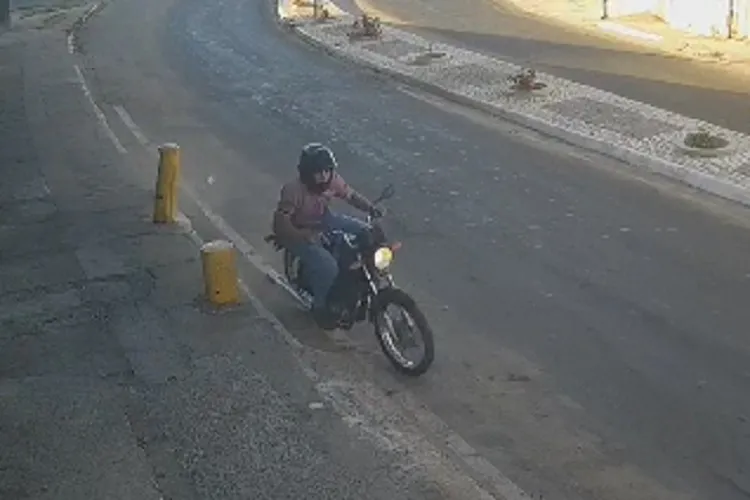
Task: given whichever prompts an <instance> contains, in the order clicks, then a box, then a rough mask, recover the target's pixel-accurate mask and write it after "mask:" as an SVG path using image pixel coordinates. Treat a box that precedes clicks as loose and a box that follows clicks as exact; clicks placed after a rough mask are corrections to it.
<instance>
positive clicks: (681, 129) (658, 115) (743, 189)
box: [278, 0, 750, 205]
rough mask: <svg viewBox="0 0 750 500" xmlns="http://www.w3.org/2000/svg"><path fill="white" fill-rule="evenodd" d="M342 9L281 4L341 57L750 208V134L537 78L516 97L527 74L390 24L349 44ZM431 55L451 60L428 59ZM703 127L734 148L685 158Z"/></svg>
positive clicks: (294, 22)
mask: <svg viewBox="0 0 750 500" xmlns="http://www.w3.org/2000/svg"><path fill="white" fill-rule="evenodd" d="M334 12H335V13H336V15H335V18H334V19H332V20H328V21H325V22H318V21H314V20H312V19H310V16H309V14H307V13H306V12H304V11H303V10H302V9H299V8H292V7H290V6H289V2H288V0H281V2H280V3H279V4H278V15H279V17H280V19H281V20H282V21H286V22H288V23H289V24H290V25H291V26H292V27H293V29H294V30H295V31H296V33H297V34H298V35H300V36H301V37H302V38H304V39H306V40H307V41H309V42H311V43H313V44H315V45H318V46H320V47H322V48H324V49H325V50H326V51H328V52H329V53H331V54H333V55H336V56H339V57H343V58H345V59H349V60H352V61H354V62H357V63H360V64H364V65H365V66H368V67H370V68H372V69H375V70H376V71H379V72H382V73H386V74H388V75H390V76H393V77H395V78H396V79H399V80H402V81H405V82H407V83H409V84H412V85H416V86H418V87H420V88H423V89H425V90H428V91H431V92H434V93H437V94H439V95H441V96H443V97H446V98H448V99H451V100H454V101H458V102H460V103H463V104H467V105H470V106H473V107H476V108H480V109H482V110H484V111H487V112H490V113H492V114H494V115H497V116H499V117H502V118H504V119H508V120H511V121H514V122H518V123H520V124H522V125H525V126H528V127H530V128H532V129H536V130H539V131H541V132H543V133H546V134H549V135H551V136H554V137H557V138H559V139H562V140H564V141H566V142H570V143H572V144H574V145H576V146H580V147H584V148H586V149H590V150H594V151H598V152H601V153H604V154H606V155H609V156H611V157H614V158H617V159H619V160H622V161H624V162H626V163H628V164H630V165H633V166H636V167H645V168H648V169H651V170H652V171H655V172H657V173H660V174H662V175H666V176H668V177H671V178H675V179H678V180H680V181H682V182H685V183H687V184H689V185H692V186H694V187H696V188H699V189H703V190H705V191H708V192H711V193H713V194H716V195H719V196H722V197H724V198H727V199H731V200H733V201H738V202H741V203H743V204H747V205H750V137H748V136H746V135H744V134H741V133H739V132H736V131H733V130H728V129H724V128H722V127H719V126H717V125H714V124H711V123H706V122H703V121H701V120H697V119H693V118H689V117H686V116H681V115H678V114H675V113H672V112H669V111H666V110H663V109H659V108H656V107H654V106H651V105H648V104H644V103H641V102H637V101H633V100H630V99H626V98H624V97H621V96H618V95H615V94H612V93H609V92H605V91H603V90H600V89H597V88H593V87H590V86H587V85H582V84H579V83H576V82H573V81H570V80H565V79H562V78H557V77H554V76H552V75H548V74H544V73H539V72H537V80H538V81H540V82H543V83H546V84H547V87H546V88H545V89H543V90H541V91H539V92H536V91H535V92H533V93H532V94H531V95H528V94H525V95H522V94H519V93H517V92H512V91H511V88H510V83H509V81H508V77H510V76H512V75H514V74H517V73H519V72H520V71H522V70H524V69H525V68H522V67H520V66H518V65H515V64H511V63H509V62H506V61H503V60H500V59H497V58H493V57H489V56H487V55H483V54H480V53H477V52H473V51H469V50H465V49H462V48H458V47H455V46H451V45H447V44H443V43H435V42H432V41H431V40H429V39H426V38H423V37H420V36H417V35H414V34H412V33H409V32H406V31H403V30H399V29H395V28H391V27H389V26H383V33H382V36H381V37H380V38H379V39H377V40H355V41H351V40H350V38H349V36H348V32H349V31H351V24H352V22H353V20H354V17H353V16H351V15H349V14H347V13H345V12H343V11H341V10H340V9H334ZM430 51H432V52H433V53H442V54H443V56H442V57H434V58H425V57H424V55H425V54H426V53H427V52H430ZM420 59H423V60H422V61H420ZM424 59H429V61H428V62H425V60H424ZM698 129H702V130H705V131H708V132H710V133H712V134H716V135H719V136H722V137H724V138H725V139H728V140H729V141H730V147H729V148H728V149H727V150H726V151H724V152H722V153H721V154H719V155H717V156H715V157H705V156H694V155H690V154H687V153H686V151H685V150H684V148H682V147H681V145H682V143H683V139H684V136H685V134H686V133H688V132H694V131H697V130H698Z"/></svg>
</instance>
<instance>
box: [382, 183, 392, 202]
mask: <svg viewBox="0 0 750 500" xmlns="http://www.w3.org/2000/svg"><path fill="white" fill-rule="evenodd" d="M395 192H396V188H394V187H393V184H388V185H387V186H386V187H385V189H383V192H382V193H380V196H379V197H378V199H379V200H380V201H383V200H387V199H388V198H391V197H392V196H393V195H394V193H395Z"/></svg>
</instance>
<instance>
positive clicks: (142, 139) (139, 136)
mask: <svg viewBox="0 0 750 500" xmlns="http://www.w3.org/2000/svg"><path fill="white" fill-rule="evenodd" d="M112 107H113V108H114V110H115V113H117V114H118V116H119V117H120V119H121V120H122V122H123V123H124V124H125V126H126V127H128V129H129V130H130V132H131V133H132V134H133V135H134V136H135V138H136V140H137V141H138V142H139V143H140V144H141V145H142V146H144V147H148V146H149V142H148V139H147V138H146V135H145V134H144V133H143V131H142V130H141V128H140V127H139V126H138V125H136V124H135V122H134V121H133V118H132V117H131V116H130V114H129V113H128V112H127V111H125V108H123V107H122V106H119V105H116V106H112Z"/></svg>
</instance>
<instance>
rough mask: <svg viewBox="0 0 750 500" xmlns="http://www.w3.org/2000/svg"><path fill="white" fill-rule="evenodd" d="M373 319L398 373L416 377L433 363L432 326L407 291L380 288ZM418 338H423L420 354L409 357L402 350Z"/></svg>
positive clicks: (382, 346) (379, 339)
mask: <svg viewBox="0 0 750 500" xmlns="http://www.w3.org/2000/svg"><path fill="white" fill-rule="evenodd" d="M391 310H393V311H394V312H393V313H392V312H391ZM373 322H374V325H375V335H376V336H377V337H378V342H380V347H381V348H382V349H383V352H384V353H385V355H386V357H387V358H388V360H389V361H390V362H391V363H392V364H393V366H394V367H395V368H396V369H397V370H398V371H399V372H401V373H404V374H406V375H409V376H412V377H418V376H420V375H422V374H423V373H425V372H426V371H427V369H428V368H429V367H430V365H432V361H433V360H434V358H435V344H434V340H433V335H432V328H430V325H429V323H428V322H427V318H426V317H425V315H424V314H423V313H422V311H421V310H420V309H419V306H417V304H416V302H414V299H412V298H411V297H410V296H409V294H407V293H406V292H404V291H403V290H399V289H398V288H389V289H387V290H383V291H381V292H380V294H378V298H377V306H376V310H375V311H374V314H373ZM417 338H421V341H422V342H421V343H422V346H423V348H422V354H421V356H419V357H417V358H416V359H410V357H407V356H406V354H405V351H406V348H407V347H411V344H412V343H414V342H415V341H416V340H417Z"/></svg>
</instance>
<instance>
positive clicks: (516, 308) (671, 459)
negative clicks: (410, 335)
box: [81, 0, 750, 500]
mask: <svg viewBox="0 0 750 500" xmlns="http://www.w3.org/2000/svg"><path fill="white" fill-rule="evenodd" d="M81 46H82V50H83V55H82V58H83V63H82V64H83V68H84V71H85V72H86V75H87V78H88V79H89V81H90V83H91V85H92V89H93V92H94V96H95V98H96V99H97V101H98V102H99V104H100V106H101V107H102V109H103V110H104V112H105V114H106V115H107V117H108V119H109V123H110V124H111V126H112V128H113V129H114V132H115V133H116V134H117V135H118V136H119V137H120V138H121V140H122V142H123V145H124V147H125V148H127V149H128V150H129V151H135V150H137V149H138V147H139V144H138V141H137V140H136V138H135V137H134V135H133V134H132V133H130V132H131V131H129V130H128V127H127V126H125V124H124V123H123V121H122V120H120V119H119V118H118V113H116V112H115V108H114V107H115V106H120V108H119V109H120V110H127V112H128V113H129V116H131V117H132V120H133V121H134V122H135V123H136V124H137V125H138V126H139V127H140V128H139V129H138V133H139V134H141V135H142V136H145V137H147V138H148V140H149V141H150V142H152V143H154V144H157V143H159V142H161V141H166V140H174V141H178V142H179V143H180V144H181V146H182V148H183V158H184V178H185V180H186V181H187V182H189V183H190V184H191V185H192V186H193V187H194V190H195V191H196V192H197V193H198V196H200V197H201V199H202V200H203V202H204V203H205V204H206V205H207V206H210V207H211V209H212V210H213V212H215V213H216V214H219V215H220V216H221V217H223V218H224V219H225V220H226V221H227V222H228V224H230V225H231V226H232V227H233V228H234V229H235V230H236V231H237V232H239V233H240V234H241V235H242V236H243V237H244V238H246V239H247V240H248V241H249V242H250V243H252V244H254V245H256V246H257V247H258V249H259V251H261V252H263V253H264V257H266V258H269V259H274V258H276V259H278V258H277V257H275V256H274V255H272V254H271V253H270V252H268V251H267V250H266V249H265V247H263V245H262V237H263V236H264V235H265V233H266V232H267V230H268V227H269V216H270V212H271V210H272V209H273V205H274V202H275V198H276V194H277V192H278V189H279V186H280V185H281V183H282V182H283V181H285V180H286V179H288V178H289V177H290V176H291V175H293V166H294V161H295V159H296V155H297V154H298V151H299V148H300V147H301V145H302V144H304V143H305V142H307V141H311V140H324V141H327V142H330V143H331V144H332V145H333V146H334V148H335V149H336V151H337V152H338V154H339V159H340V162H341V164H342V174H343V175H344V176H345V177H346V178H347V179H348V180H349V181H350V182H351V183H352V184H353V185H355V186H356V187H358V188H360V189H362V190H363V191H365V192H367V193H375V192H377V190H378V189H379V188H380V187H381V186H382V185H384V184H385V183H386V182H394V183H395V184H396V186H397V190H398V196H397V198H396V199H394V200H392V202H391V203H390V204H389V209H390V214H391V217H390V229H391V232H392V233H393V234H394V235H395V236H397V237H398V238H400V239H402V240H403V241H404V243H405V245H404V249H403V250H402V252H401V255H400V257H399V264H398V265H397V267H396V273H397V279H398V281H399V282H400V283H401V284H402V285H403V286H404V287H405V288H407V289H408V290H409V291H411V292H413V293H414V294H415V295H416V296H417V297H418V298H419V300H420V302H421V303H422V304H423V305H424V308H425V310H426V312H427V313H428V315H429V317H430V318H431V319H432V322H433V323H434V325H435V329H436V340H437V346H438V352H437V361H436V364H435V366H434V369H433V370H432V371H431V372H429V373H428V374H427V375H426V376H425V377H424V378H423V379H421V380H417V381H403V380H400V379H398V378H396V377H395V376H393V374H392V370H391V369H390V368H389V367H388V366H387V364H385V362H384V361H383V360H382V356H381V355H379V354H378V353H377V348H376V347H375V346H374V343H373V342H372V339H370V337H369V334H367V333H366V332H361V333H360V332H354V333H352V339H353V342H355V343H356V345H358V346H359V347H357V349H355V351H356V352H353V353H343V354H341V353H339V355H337V357H335V358H332V359H334V360H335V363H334V362H332V363H331V365H330V366H326V367H323V368H322V369H325V370H329V371H330V372H331V373H337V376H339V377H350V378H352V379H356V377H359V376H360V375H361V374H362V373H365V374H366V375H367V377H368V380H367V381H366V382H367V383H369V384H375V385H378V386H382V387H384V388H386V389H388V391H389V394H390V393H394V392H395V393H397V394H398V393H404V394H406V393H408V394H409V395H410V396H411V397H414V398H416V400H418V401H419V402H420V405H423V406H424V409H425V411H429V412H431V413H432V414H435V415H437V416H439V417H440V418H441V419H442V421H443V422H445V423H446V424H447V425H448V426H450V427H451V428H452V429H453V431H455V432H456V433H458V434H459V435H460V436H461V437H462V438H463V439H465V440H466V441H467V442H468V443H469V444H470V445H471V446H473V447H474V449H476V450H477V452H478V453H480V454H481V455H482V456H483V457H484V458H486V459H487V460H488V461H489V462H490V463H492V464H493V465H494V466H495V467H497V468H498V469H500V470H501V471H503V472H504V473H505V474H506V475H507V476H508V477H510V478H511V479H512V480H513V481H515V482H516V483H517V484H519V485H520V486H521V487H522V488H524V489H525V490H526V491H528V492H529V493H531V494H534V495H538V494H542V495H543V496H544V498H554V499H571V500H572V499H591V500H593V499H597V500H614V499H632V498H638V499H643V500H645V499H659V500H665V499H677V498H680V499H682V498H721V499H723V500H724V499H726V500H735V499H743V498H747V497H748V496H749V495H750V475H749V474H748V471H747V468H746V466H747V460H748V457H750V442H749V440H748V438H750V427H749V426H750V422H748V418H750V401H749V400H748V399H747V397H746V395H747V394H748V390H750V369H748V366H750V359H748V358H749V357H750V355H749V352H748V350H749V349H750V342H748V339H747V336H746V332H747V326H746V325H747V324H748V321H749V320H750V310H748V308H747V306H746V302H747V297H748V296H749V295H748V294H749V293H750V258H748V255H750V234H749V233H748V232H747V227H746V225H745V223H744V222H743V220H746V217H747V214H746V212H744V211H742V210H740V209H737V208H734V207H731V206H729V205H727V204H724V203H723V202H719V201H715V200H710V199H708V198H706V197H703V196H700V195H697V194H695V193H692V192H690V191H688V190H686V189H683V188H680V187H678V186H674V185H672V184H671V183H667V182H665V181H660V180H658V179H655V178H651V177H648V176H636V175H635V173H634V172H629V171H627V168H626V167H622V166H618V165H613V164H610V163H608V162H607V161H605V160H602V159H599V158H594V157H586V156H585V155H582V154H579V153H577V152H575V151H571V150H569V149H567V148H566V147H563V146H561V145H557V144H555V143H553V142H551V141H550V140H547V139H543V138H540V137H537V136H535V135H534V134H531V133H528V132H525V131H522V130H519V129H515V128H513V127H510V126H508V125H503V124H499V123H496V122H494V121H492V120H489V119H485V118H483V117H481V116H479V115H476V114H473V113H470V112H465V111H462V110H460V109H458V108H454V107H451V106H449V105H446V104H443V103H440V102H433V101H432V100H431V99H429V98H428V97H426V96H422V95H419V94H414V93H412V92H410V91H408V90H407V89H403V88H401V87H399V86H397V85H395V84H393V83H391V82H390V81H388V80H384V79H381V78H376V77H374V76H373V75H372V74H370V73H368V72H364V71H361V70H359V69H357V68H355V67H353V66H350V65H347V64H344V63H341V62H339V61H335V60H332V59H329V58H328V57H327V56H324V55H321V54H319V53H318V52H316V51H314V50H313V49H311V48H309V47H307V46H306V45H304V44H303V43H301V42H299V41H297V40H295V39H294V38H293V36H292V35H291V34H289V33H285V32H283V31H281V30H279V29H278V28H277V27H276V26H275V25H274V24H273V23H272V22H271V14H270V8H269V5H268V4H267V2H266V0H254V1H244V0H215V1H212V2H206V1H202V0H175V1H171V0H159V1H154V0H127V1H125V0H121V1H119V2H115V3H113V4H111V5H110V6H109V7H108V8H107V9H105V10H104V11H103V12H102V13H101V14H100V15H98V16H97V17H96V18H95V19H94V20H93V21H92V22H91V23H90V24H89V25H88V27H87V28H85V30H84V31H83V33H82V36H81ZM130 128H131V129H132V127H130ZM144 158H145V157H144ZM144 161H147V160H145V159H144ZM148 161H151V160H148ZM251 285H252V286H253V287H254V289H255V290H256V292H257V293H258V294H259V295H260V296H261V298H262V299H263V300H264V301H265V302H266V304H267V306H268V307H269V308H270V309H272V310H273V311H274V312H275V313H276V314H277V315H278V316H279V317H280V318H281V319H282V321H284V322H285V323H286V324H287V325H288V327H289V328H290V330H291V331H292V333H293V334H294V335H296V336H298V338H299V339H300V341H301V342H303V343H304V344H306V345H308V346H310V347H311V348H313V349H318V350H322V351H331V352H333V351H335V350H336V347H335V346H334V345H332V343H331V342H329V341H328V340H326V339H325V338H324V337H323V336H322V334H320V333H315V332H312V333H311V331H310V329H309V328H305V327H302V326H300V325H301V324H302V322H301V320H300V318H299V313H298V312H296V310H295V308H294V306H293V305H292V304H291V301H290V300H289V299H287V298H285V297H283V295H282V294H280V292H278V291H276V290H275V289H274V288H273V287H272V286H271V285H269V284H267V283H265V282H264V281H263V280H261V279H256V280H254V281H252V280H251ZM363 361H364V362H363ZM355 387H357V386H356V385H355ZM386 406H387V405H386V403H385V402H384V407H386ZM448 498H452V497H448Z"/></svg>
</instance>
